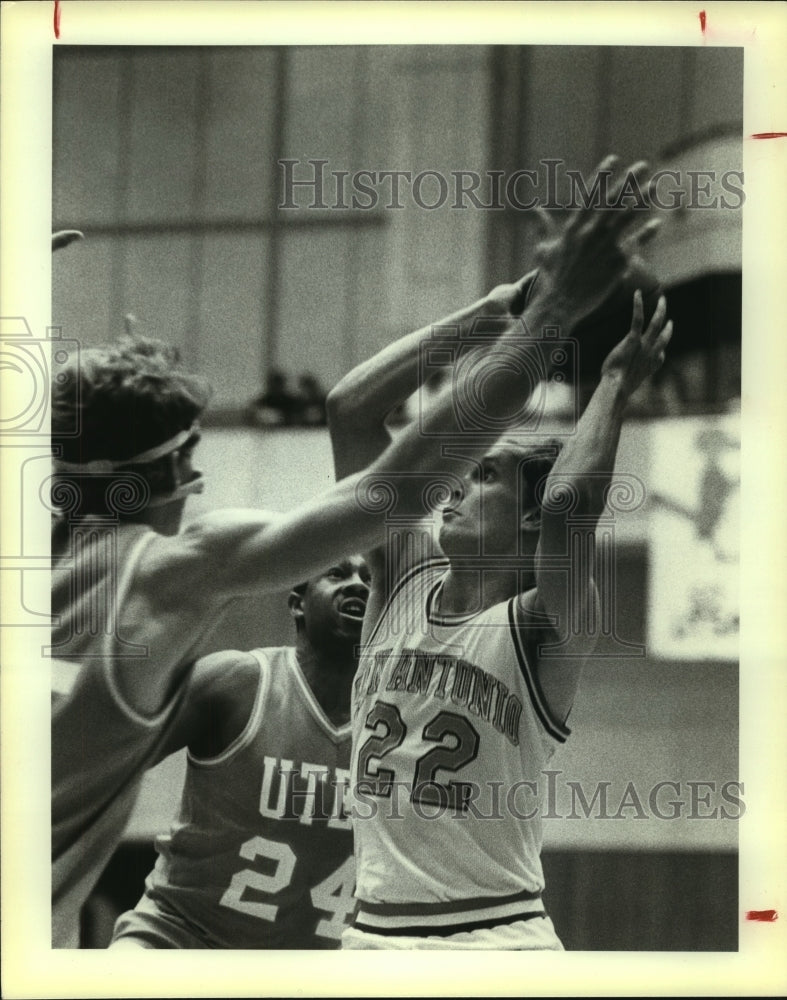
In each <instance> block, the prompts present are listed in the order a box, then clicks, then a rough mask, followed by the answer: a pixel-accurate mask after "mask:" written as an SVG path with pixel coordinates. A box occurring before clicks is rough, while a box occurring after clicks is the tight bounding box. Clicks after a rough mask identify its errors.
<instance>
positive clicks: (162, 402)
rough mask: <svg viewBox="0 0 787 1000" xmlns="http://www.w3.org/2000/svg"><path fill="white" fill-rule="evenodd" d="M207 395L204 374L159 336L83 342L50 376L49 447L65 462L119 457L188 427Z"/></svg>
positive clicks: (122, 458) (159, 441)
mask: <svg viewBox="0 0 787 1000" xmlns="http://www.w3.org/2000/svg"><path fill="white" fill-rule="evenodd" d="M209 398H210V389H209V387H208V384H207V382H206V381H205V380H204V379H202V378H201V377H199V376H197V375H194V374H192V373H190V372H187V371H186V370H185V369H183V368H182V367H181V362H180V355H179V353H178V351H177V349H176V348H174V347H172V346H170V345H168V344H165V343H162V342H161V341H158V340H153V339H151V338H141V337H137V338H130V337H126V338H123V339H121V340H118V341H117V342H116V343H113V344H108V345H104V346H101V347H92V348H88V349H86V350H84V351H82V352H81V354H80V357H79V360H78V363H77V364H75V365H73V366H72V367H71V368H70V369H67V370H66V371H65V372H63V373H61V375H60V378H59V379H56V380H54V381H53V383H52V446H53V450H55V452H56V454H59V457H61V458H62V459H63V460H65V461H67V462H78V463H85V462H90V461H94V460H96V459H107V460H110V461H115V462H119V461H124V460H125V459H129V458H132V457H133V456H135V455H139V454H141V453H142V452H144V451H147V450H148V449H150V448H153V447H155V446H157V445H160V444H162V443H163V442H164V441H167V440H168V439H169V438H171V437H173V436H174V435H175V434H177V433H178V432H180V431H183V430H186V429H187V428H188V427H190V426H191V425H192V423H193V422H194V421H195V420H196V419H197V418H198V417H199V415H200V414H201V413H202V412H203V410H204V409H205V407H206V406H207V404H208V400H209ZM74 426H77V427H78V428H79V433H78V435H77V436H73V433H72V434H69V433H68V429H71V428H73V427H74Z"/></svg>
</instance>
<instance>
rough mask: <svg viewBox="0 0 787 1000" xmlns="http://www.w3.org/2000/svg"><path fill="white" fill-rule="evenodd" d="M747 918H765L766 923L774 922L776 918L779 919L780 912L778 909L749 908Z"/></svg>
mask: <svg viewBox="0 0 787 1000" xmlns="http://www.w3.org/2000/svg"><path fill="white" fill-rule="evenodd" d="M746 919H747V920H763V921H765V922H766V923H769V924H770V923H773V921H774V920H778V919H779V914H778V913H777V912H776V910H749V911H748V912H747V913H746Z"/></svg>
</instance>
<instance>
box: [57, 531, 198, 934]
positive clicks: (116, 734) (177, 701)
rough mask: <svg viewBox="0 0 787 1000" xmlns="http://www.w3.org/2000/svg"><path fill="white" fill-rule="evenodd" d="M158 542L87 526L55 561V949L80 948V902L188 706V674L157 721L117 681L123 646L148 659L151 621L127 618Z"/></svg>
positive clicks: (149, 535) (148, 535) (152, 536)
mask: <svg viewBox="0 0 787 1000" xmlns="http://www.w3.org/2000/svg"><path fill="white" fill-rule="evenodd" d="M88 536H89V537H88ZM159 537H160V536H158V535H157V534H156V533H155V532H154V531H152V530H151V529H149V528H147V527H146V526H144V525H138V524H121V525H114V526H113V529H112V530H111V531H109V530H106V529H100V528H98V529H97V530H96V531H91V530H89V529H88V531H87V532H86V534H85V535H80V538H79V539H78V540H77V541H76V543H75V545H74V548H73V549H72V551H71V552H70V553H69V554H68V555H66V556H64V557H62V558H60V559H57V558H56V559H55V561H54V564H53V570H52V613H53V617H54V622H55V624H54V626H53V634H52V652H53V654H55V656H57V657H68V659H59V658H57V659H53V660H52V718H51V725H52V772H51V773H52V777H51V781H52V817H51V818H52V943H53V946H54V947H78V945H79V913H80V910H81V907H82V904H83V903H84V902H85V900H86V899H87V897H88V896H89V894H90V892H91V891H92V889H93V887H94V885H95V883H96V882H97V880H98V878H99V876H100V874H101V872H102V871H103V869H104V867H105V866H106V864H107V862H108V861H109V858H110V857H111V855H112V853H113V852H114V850H115V848H116V847H117V845H118V842H119V841H120V838H121V836H122V834H123V830H124V828H125V826H126V823H127V821H128V819H129V816H130V814H131V811H132V809H133V807H134V803H135V801H136V798H137V795H138V792H139V785H140V782H141V779H142V775H143V774H144V772H145V770H147V768H148V767H151V766H152V765H153V764H154V763H156V762H157V761H158V759H159V758H160V750H161V744H162V742H163V741H164V739H165V737H166V736H167V734H168V732H169V729H170V727H171V726H172V725H173V724H174V723H175V721H176V717H177V713H178V711H179V707H180V706H181V704H182V702H183V694H184V691H185V687H186V682H187V675H184V677H183V678H182V680H181V683H180V684H179V685H178V686H177V688H176V690H175V692H174V693H173V694H172V695H171V696H170V698H169V700H168V702H167V703H166V704H165V705H164V706H163V708H162V709H161V710H160V711H159V712H157V713H156V715H155V716H152V717H147V716H144V715H140V714H139V713H138V712H136V711H135V710H134V709H133V708H132V707H131V706H130V705H129V704H128V703H127V702H126V701H125V699H124V698H123V696H122V694H121V692H120V691H119V689H118V686H117V684H116V683H115V677H114V670H113V665H114V657H115V656H116V655H117V654H118V652H119V651H120V650H121V649H122V650H123V651H124V652H126V653H128V652H129V651H132V650H133V649H137V650H142V651H143V652H147V647H146V645H145V638H146V630H147V628H148V627H149V626H150V621H149V620H144V621H134V620H129V619H128V618H127V617H124V616H123V615H122V614H121V613H120V611H122V609H123V608H124V606H125V605H126V604H127V603H128V600H129V596H130V595H132V594H133V592H134V576H135V571H136V567H137V565H138V563H139V559H140V558H141V556H142V553H143V552H144V551H145V549H146V548H147V547H148V546H149V545H151V544H154V543H155V540H156V539H157V538H159ZM119 609H120V610H119ZM119 636H123V637H124V639H123V642H122V644H121V643H120V642H119V638H118V637H119Z"/></svg>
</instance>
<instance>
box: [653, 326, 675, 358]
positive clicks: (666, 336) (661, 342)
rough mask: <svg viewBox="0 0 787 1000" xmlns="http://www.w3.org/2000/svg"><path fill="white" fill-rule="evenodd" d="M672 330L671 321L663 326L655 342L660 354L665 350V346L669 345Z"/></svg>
mask: <svg viewBox="0 0 787 1000" xmlns="http://www.w3.org/2000/svg"><path fill="white" fill-rule="evenodd" d="M672 330H673V326H672V320H670V321H669V322H668V323H667V324H666V325H665V327H664V329H663V330H662V331H661V333H660V334H659V339H658V340H657V341H656V343H657V344H658V346H659V349H660V350H661V351H662V352H664V351H665V350H666V347H667V344H669V342H670V340H671V339H672Z"/></svg>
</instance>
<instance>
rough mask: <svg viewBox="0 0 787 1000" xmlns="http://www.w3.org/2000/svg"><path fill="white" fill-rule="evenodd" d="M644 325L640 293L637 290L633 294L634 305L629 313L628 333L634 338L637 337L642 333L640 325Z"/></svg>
mask: <svg viewBox="0 0 787 1000" xmlns="http://www.w3.org/2000/svg"><path fill="white" fill-rule="evenodd" d="M643 323H644V308H643V305H642V292H641V291H640V290H639V289H637V290H636V292H634V305H633V307H632V311H631V329H630V330H629V333H633V334H634V335H635V336H637V337H639V335H640V334H641V333H642V324H643Z"/></svg>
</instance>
